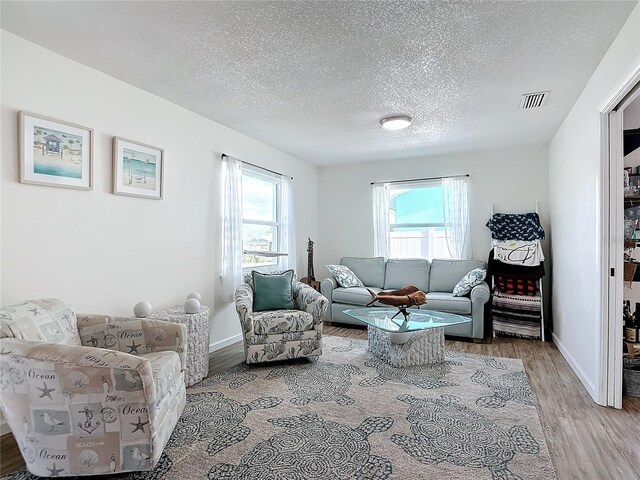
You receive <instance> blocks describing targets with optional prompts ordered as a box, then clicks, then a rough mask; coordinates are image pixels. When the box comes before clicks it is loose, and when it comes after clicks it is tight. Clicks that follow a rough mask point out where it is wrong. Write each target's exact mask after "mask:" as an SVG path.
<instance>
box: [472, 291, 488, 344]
mask: <svg viewBox="0 0 640 480" xmlns="http://www.w3.org/2000/svg"><path fill="white" fill-rule="evenodd" d="M490 298H491V290H490V289H489V285H487V283H486V282H482V283H481V284H479V285H476V286H475V287H473V288H472V289H471V318H472V321H473V332H472V338H477V339H482V338H484V306H485V304H486V303H487V302H488V301H489V299H490Z"/></svg>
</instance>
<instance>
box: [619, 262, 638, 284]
mask: <svg viewBox="0 0 640 480" xmlns="http://www.w3.org/2000/svg"><path fill="white" fill-rule="evenodd" d="M634 266H635V268H633V267H634ZM623 280H624V281H625V282H640V263H638V262H624V277H623Z"/></svg>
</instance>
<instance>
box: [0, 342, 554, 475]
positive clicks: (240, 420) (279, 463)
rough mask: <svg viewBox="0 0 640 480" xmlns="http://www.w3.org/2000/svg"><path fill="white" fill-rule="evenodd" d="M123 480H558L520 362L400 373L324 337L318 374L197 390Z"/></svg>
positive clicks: (276, 373) (237, 380)
mask: <svg viewBox="0 0 640 480" xmlns="http://www.w3.org/2000/svg"><path fill="white" fill-rule="evenodd" d="M5 478H10V479H32V478H34V479H35V478H36V477H33V476H31V475H30V474H28V473H27V472H26V471H25V470H21V471H18V472H16V473H14V474H12V475H10V476H8V477H5ZM117 478H121V479H142V478H145V479H166V480H170V479H186V478H188V479H195V478H203V479H206V478H208V479H212V480H213V479H236V478H237V479H282V480H285V479H286V480H290V479H300V480H307V479H323V480H324V479H345V480H346V479H372V480H385V479H394V478H397V479H403V478H413V479H433V478H438V479H474V480H482V479H495V480H498V479H499V480H515V479H537V480H546V479H554V478H556V477H555V473H554V469H553V466H552V463H551V460H550V458H549V452H548V450H547V446H546V444H545V440H544V434H543V432H542V427H541V425H540V420H539V418H538V413H537V411H536V408H535V406H534V403H533V398H532V395H531V389H530V386H529V382H528V380H527V375H526V373H525V372H524V369H523V366H522V362H521V361H520V360H517V359H509V358H495V357H486V356H478V355H469V354H462V353H456V352H451V351H448V352H447V355H446V361H445V363H443V364H440V365H435V366H416V367H409V368H393V367H390V366H388V365H386V364H384V363H382V362H381V361H379V360H377V359H376V358H375V357H372V355H371V354H370V353H369V352H367V342H366V341H365V340H350V339H343V338H339V337H325V339H324V353H323V355H322V357H321V358H320V359H319V360H318V361H316V362H310V361H306V360H298V361H292V362H287V363H280V364H275V365H274V364H272V365H269V364H263V365H258V366H251V367H250V366H247V365H245V364H240V365H237V366H235V367H233V368H231V369H229V370H227V371H225V372H222V373H219V374H216V375H213V376H211V377H209V378H207V379H205V380H204V381H202V382H201V383H199V384H197V385H195V386H193V387H191V388H189V389H188V390H187V406H186V408H185V411H184V414H183V415H182V417H181V419H180V421H179V422H178V426H177V427H176V429H175V431H174V433H173V436H172V437H171V439H170V441H169V444H168V445H167V448H166V449H165V452H164V454H163V456H162V459H161V461H160V463H159V464H158V465H157V467H156V469H155V470H154V471H153V472H140V473H138V474H128V475H120V476H118V477H117Z"/></svg>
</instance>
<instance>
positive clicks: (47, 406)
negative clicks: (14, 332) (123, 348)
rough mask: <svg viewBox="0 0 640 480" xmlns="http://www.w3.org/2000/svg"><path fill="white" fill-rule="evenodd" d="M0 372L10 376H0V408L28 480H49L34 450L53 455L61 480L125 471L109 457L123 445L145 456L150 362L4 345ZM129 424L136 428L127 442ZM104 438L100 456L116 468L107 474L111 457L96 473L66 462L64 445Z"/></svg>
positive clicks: (150, 431) (38, 345) (108, 353)
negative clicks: (31, 478) (33, 479)
mask: <svg viewBox="0 0 640 480" xmlns="http://www.w3.org/2000/svg"><path fill="white" fill-rule="evenodd" d="M0 367H1V369H2V372H11V374H10V375H9V374H7V375H4V374H3V375H2V382H1V384H0V388H1V389H2V400H1V402H0V405H1V406H2V411H3V413H4V415H5V417H6V419H7V422H8V424H9V426H10V427H11V430H12V432H13V434H14V436H15V437H16V440H17V443H18V445H19V446H20V448H21V451H22V454H23V456H24V458H25V460H26V462H27V468H28V469H29V471H30V472H31V473H33V474H35V475H40V476H47V477H49V476H51V472H50V470H49V469H50V468H51V464H50V462H45V461H42V460H41V459H40V458H39V457H37V456H35V455H34V453H35V452H34V451H33V450H32V446H33V445H34V444H35V445H37V447H38V451H40V450H43V451H46V450H50V451H52V452H56V454H57V455H60V457H59V458H60V459H62V460H61V461H60V462H56V463H57V467H58V468H63V469H64V470H65V471H64V473H65V474H67V475H69V474H72V475H88V474H107V473H109V472H114V471H115V472H120V471H123V470H131V469H132V468H131V466H129V465H128V464H127V463H126V460H125V459H123V457H122V455H116V454H117V452H119V451H121V449H122V447H123V446H124V445H126V442H129V443H135V444H136V445H140V447H139V448H140V451H142V452H147V454H148V455H149V456H150V457H151V456H152V452H153V437H154V436H155V435H156V431H157V422H156V417H157V412H156V409H155V408H154V405H155V403H156V398H155V384H154V380H153V374H152V368H151V362H150V361H149V360H147V359H145V358H142V357H136V356H134V355H129V354H126V353H122V352H116V351H113V350H106V349H101V348H93V347H84V346H77V345H62V344H55V343H43V342H33V341H28V340H21V339H13V338H11V339H10V338H4V339H2V349H1V352H0ZM130 424H132V425H134V426H135V425H136V424H140V425H141V428H140V429H138V430H137V431H136V432H135V434H133V433H131V430H132V428H133V427H129V425H130ZM105 435H108V436H109V440H108V441H107V445H108V447H105V448H109V449H113V455H114V456H113V458H114V459H116V458H118V460H115V461H116V462H117V464H115V465H113V466H109V455H108V454H109V453H111V450H109V452H108V453H107V454H106V455H107V456H106V464H105V459H104V458H102V462H101V463H98V464H95V465H94V464H91V465H84V464H82V463H80V462H73V461H72V462H69V460H66V462H65V460H64V459H65V458H66V459H69V458H70V457H71V451H70V450H69V449H68V448H67V446H68V445H75V444H76V443H78V442H82V441H87V440H90V439H89V438H88V437H92V436H93V437H99V438H106V437H105ZM76 454H77V453H76ZM146 462H147V465H146V466H147V467H151V465H150V460H146ZM47 467H49V469H48V468H47ZM54 468H56V467H54ZM110 468H111V470H110Z"/></svg>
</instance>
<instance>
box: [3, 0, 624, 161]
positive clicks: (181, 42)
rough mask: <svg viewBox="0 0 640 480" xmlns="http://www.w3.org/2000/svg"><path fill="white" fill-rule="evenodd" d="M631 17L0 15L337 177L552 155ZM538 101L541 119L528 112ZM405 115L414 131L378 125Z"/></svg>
mask: <svg viewBox="0 0 640 480" xmlns="http://www.w3.org/2000/svg"><path fill="white" fill-rule="evenodd" d="M635 4H636V2H635V1H631V2H617V1H602V2H588V1H577V2H566V1H558V2H504V1H498V2H494V1H483V2H475V1H470V2H454V1H432V2H401V1H394V2H373V1H370V2H361V1H344V2H320V1H307V2H298V1H288V2H284V1H283V2H244V1H241V2H238V1H232V2H55V1H48V2H13V1H3V2H2V5H1V9H2V11H1V14H2V28H4V29H6V30H8V31H10V32H12V33H15V34H17V35H19V36H21V37H24V38H26V39H28V40H31V41H33V42H35V43H37V44H40V45H42V46H44V47H45V48H48V49H50V50H53V51H55V52H58V53H60V54H62V55H64V56H66V57H69V58H71V59H74V60H76V61H79V62H81V63H83V64H85V65H88V66H90V67H93V68H95V69H97V70H100V71H102V72H105V73H108V74H110V75H112V76H114V77H116V78H119V79H121V80H123V81H125V82H128V83H130V84H132V85H135V86H137V87H140V88H142V89H144V90H146V91H148V92H151V93H153V94H155V95H158V96H160V97H162V98H165V99H167V100H170V101H172V102H174V103H176V104H178V105H181V106H183V107H185V108H188V109H189V110H192V111H194V112H197V113H199V114H201V115H203V116H205V117H208V118H211V119H212V120H215V121H217V122H219V123H221V124H224V125H226V126H228V127H231V128H233V129H235V130H238V131H240V132H242V133H245V134H246V135H249V136H251V137H253V138H255V139H258V140H261V141H263V142H265V143H267V144H269V145H272V146H274V147H276V148H278V149H280V150H282V151H285V152H288V153H290V154H292V155H295V156H297V157H299V158H302V159H305V160H308V161H311V162H313V163H316V164H318V165H331V164H336V163H350V162H357V161H364V160H383V159H393V158H403V157H417V156H423V155H430V154H434V153H442V152H450V151H457V150H469V149H481V148H493V147H501V146H510V145H518V144H531V143H546V142H548V141H549V140H550V139H551V137H552V136H553V134H554V133H555V131H556V130H557V128H558V127H559V126H560V123H561V122H562V120H563V119H564V117H565V116H566V114H567V113H568V111H569V110H570V108H571V106H572V105H573V103H574V102H575V100H576V99H577V97H578V95H579V94H580V92H581V91H582V89H583V88H584V86H585V84H586V82H587V80H588V79H589V77H590V76H591V74H592V73H593V71H594V70H595V68H596V66H597V65H598V63H599V62H600V60H601V59H602V57H603V55H604V53H605V52H606V51H607V49H608V48H609V46H610V44H611V42H612V41H613V39H614V38H615V36H616V35H617V33H618V32H619V30H620V28H621V27H622V25H623V24H624V21H625V20H626V18H627V17H628V15H629V13H630V12H631V10H632V9H633V7H634V6H635ZM540 90H551V94H550V96H549V99H548V101H547V104H546V106H545V107H543V108H541V109H539V110H531V111H520V110H518V106H519V102H520V96H521V94H522V93H526V92H535V91H540ZM399 113H402V114H408V115H410V116H411V117H413V119H414V124H413V125H412V126H411V127H410V128H408V129H407V130H403V131H396V132H390V131H385V130H382V129H381V128H380V127H379V126H378V121H379V119H380V118H381V117H382V116H385V115H389V114H399ZM231 153H232V152H231Z"/></svg>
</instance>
